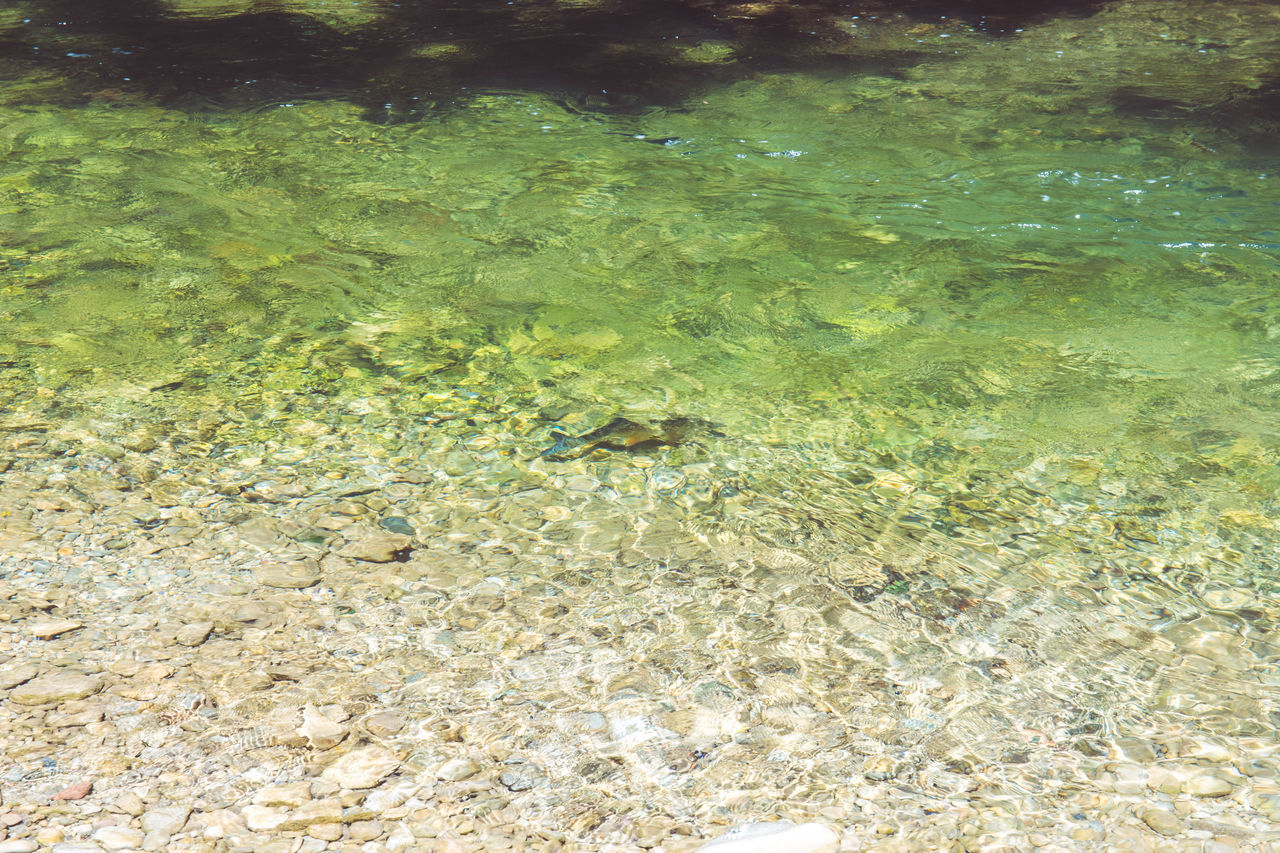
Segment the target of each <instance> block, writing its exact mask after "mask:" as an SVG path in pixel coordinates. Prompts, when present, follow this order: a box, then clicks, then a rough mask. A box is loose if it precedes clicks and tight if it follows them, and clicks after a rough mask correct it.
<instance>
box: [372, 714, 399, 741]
mask: <svg viewBox="0 0 1280 853" xmlns="http://www.w3.org/2000/svg"><path fill="white" fill-rule="evenodd" d="M404 725H405V721H404V717H402V716H400V715H399V714H397V713H395V712H394V711H379V712H378V713H376V714H372V715H370V716H369V717H367V718H366V719H365V721H364V728H365V731H367V732H368V733H369V734H371V735H373V736H374V737H390V736H392V735H395V734H399V733H400V730H401V729H403V728H404Z"/></svg>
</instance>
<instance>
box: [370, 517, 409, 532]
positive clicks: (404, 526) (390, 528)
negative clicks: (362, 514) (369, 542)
mask: <svg viewBox="0 0 1280 853" xmlns="http://www.w3.org/2000/svg"><path fill="white" fill-rule="evenodd" d="M378 526H379V527H381V528H382V529H383V530H385V531H387V532H388V533H396V534H399V535H400V536H412V535H413V534H414V529H413V525H412V524H410V523H409V520H408V519H406V518H402V517H401V516H398V515H389V516H387V517H386V518H383V519H379V521H378Z"/></svg>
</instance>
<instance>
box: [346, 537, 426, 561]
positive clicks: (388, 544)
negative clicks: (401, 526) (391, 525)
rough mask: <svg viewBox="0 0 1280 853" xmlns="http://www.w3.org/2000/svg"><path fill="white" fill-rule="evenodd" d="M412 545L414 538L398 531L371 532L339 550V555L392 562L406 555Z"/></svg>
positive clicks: (353, 558) (356, 558)
mask: <svg viewBox="0 0 1280 853" xmlns="http://www.w3.org/2000/svg"><path fill="white" fill-rule="evenodd" d="M412 547H413V540H412V539H410V538H409V537H408V536H402V535H400V534H396V533H383V534H370V535H367V536H363V537H361V538H359V539H356V540H354V541H352V542H349V543H347V544H346V545H345V546H344V547H343V548H342V550H340V551H339V552H338V556H340V557H348V558H350V559H352V560H363V561H364V562H367V563H390V562H392V561H393V560H398V559H400V558H401V557H403V556H404V555H406V554H407V553H408V552H409V551H410V549H412Z"/></svg>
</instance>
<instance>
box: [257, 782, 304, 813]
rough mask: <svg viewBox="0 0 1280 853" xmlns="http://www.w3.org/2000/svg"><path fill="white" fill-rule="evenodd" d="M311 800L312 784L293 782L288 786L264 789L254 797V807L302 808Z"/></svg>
mask: <svg viewBox="0 0 1280 853" xmlns="http://www.w3.org/2000/svg"><path fill="white" fill-rule="evenodd" d="M310 799H311V783H310V782H306V781H302V782H291V783H289V784H287V785H272V786H271V787H269V788H263V789H262V790H261V791H259V792H258V793H256V794H254V795H253V802H254V805H258V806H289V807H291V808H292V807H295V806H300V805H302V804H303V803H305V802H307V801H308V800H310Z"/></svg>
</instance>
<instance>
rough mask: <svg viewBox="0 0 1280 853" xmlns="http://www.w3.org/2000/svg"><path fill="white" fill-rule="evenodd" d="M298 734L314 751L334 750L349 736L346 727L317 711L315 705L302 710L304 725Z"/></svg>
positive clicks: (300, 727)
mask: <svg viewBox="0 0 1280 853" xmlns="http://www.w3.org/2000/svg"><path fill="white" fill-rule="evenodd" d="M298 734H299V735H301V736H302V737H304V738H306V739H307V743H309V744H310V745H311V748H312V749H332V748H333V747H335V746H337V745H338V744H340V743H342V740H343V738H345V737H346V736H347V730H346V728H345V727H344V726H342V725H339V724H338V723H335V722H334V721H333V720H331V719H329V718H328V717H326V716H325V715H324V714H321V713H320V712H319V711H318V710H316V706H315V705H307V706H306V707H305V708H303V709H302V725H300V726H298Z"/></svg>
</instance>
